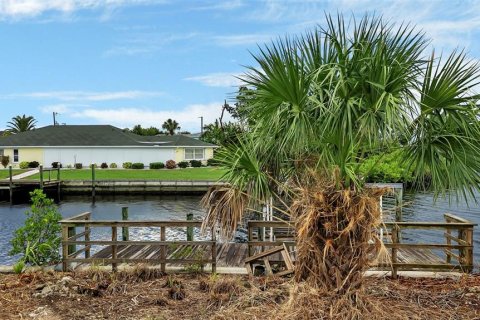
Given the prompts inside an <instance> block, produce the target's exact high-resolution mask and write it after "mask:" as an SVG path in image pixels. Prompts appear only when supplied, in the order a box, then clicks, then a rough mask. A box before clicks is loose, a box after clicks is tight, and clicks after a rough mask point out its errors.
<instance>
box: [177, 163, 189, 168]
mask: <svg viewBox="0 0 480 320" xmlns="http://www.w3.org/2000/svg"><path fill="white" fill-rule="evenodd" d="M177 166H178V167H179V168H182V169H185V168H186V167H188V162H187V161H180V162H179V163H177Z"/></svg>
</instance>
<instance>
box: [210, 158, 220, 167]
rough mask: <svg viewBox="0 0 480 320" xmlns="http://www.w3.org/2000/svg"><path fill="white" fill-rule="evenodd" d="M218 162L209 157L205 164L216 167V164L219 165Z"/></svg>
mask: <svg viewBox="0 0 480 320" xmlns="http://www.w3.org/2000/svg"><path fill="white" fill-rule="evenodd" d="M219 165H220V163H219V162H218V160H215V159H214V158H210V159H208V160H207V166H210V167H216V166H219Z"/></svg>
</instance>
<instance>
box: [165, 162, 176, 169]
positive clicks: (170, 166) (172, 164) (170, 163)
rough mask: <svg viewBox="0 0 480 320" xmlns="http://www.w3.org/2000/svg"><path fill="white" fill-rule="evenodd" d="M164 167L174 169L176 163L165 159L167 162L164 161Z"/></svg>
mask: <svg viewBox="0 0 480 320" xmlns="http://www.w3.org/2000/svg"><path fill="white" fill-rule="evenodd" d="M165 167H166V168H167V169H175V168H176V167H177V163H176V162H175V161H174V160H167V162H165Z"/></svg>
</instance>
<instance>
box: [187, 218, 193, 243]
mask: <svg viewBox="0 0 480 320" xmlns="http://www.w3.org/2000/svg"><path fill="white" fill-rule="evenodd" d="M187 220H188V221H191V220H193V213H187ZM187 241H193V227H187Z"/></svg>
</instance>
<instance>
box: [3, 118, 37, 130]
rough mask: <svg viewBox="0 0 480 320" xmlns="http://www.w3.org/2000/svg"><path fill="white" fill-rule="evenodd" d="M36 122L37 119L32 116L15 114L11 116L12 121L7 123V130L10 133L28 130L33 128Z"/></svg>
mask: <svg viewBox="0 0 480 320" xmlns="http://www.w3.org/2000/svg"><path fill="white" fill-rule="evenodd" d="M36 124H37V120H35V118H34V117H32V116H28V117H27V116H25V115H23V116H21V117H20V116H16V117H13V118H12V121H9V122H8V123H7V127H8V131H10V132H11V133H19V132H25V131H30V130H32V129H35V125H36Z"/></svg>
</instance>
